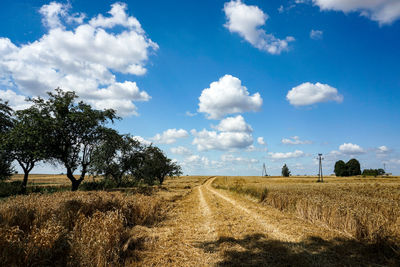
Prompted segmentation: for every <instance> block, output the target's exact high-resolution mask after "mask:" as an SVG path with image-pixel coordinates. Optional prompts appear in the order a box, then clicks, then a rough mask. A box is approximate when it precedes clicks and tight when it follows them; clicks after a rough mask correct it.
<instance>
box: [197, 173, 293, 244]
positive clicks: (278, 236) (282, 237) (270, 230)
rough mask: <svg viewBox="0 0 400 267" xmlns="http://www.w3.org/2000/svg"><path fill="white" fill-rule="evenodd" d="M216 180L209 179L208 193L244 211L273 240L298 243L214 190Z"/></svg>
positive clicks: (254, 213) (274, 226)
mask: <svg viewBox="0 0 400 267" xmlns="http://www.w3.org/2000/svg"><path fill="white" fill-rule="evenodd" d="M214 180H215V177H213V178H211V179H209V180H208V181H207V182H206V183H205V184H204V187H205V188H206V190H207V191H209V192H210V193H212V194H213V195H214V196H216V197H218V198H219V199H223V200H224V201H225V202H228V203H230V204H231V206H233V208H234V209H236V210H239V211H242V212H244V213H246V214H247V215H249V216H250V217H251V218H252V219H253V220H254V221H255V222H256V223H257V224H258V225H260V226H262V228H263V229H264V230H265V232H266V233H267V234H268V236H270V237H271V238H274V239H278V240H282V241H289V242H291V241H296V239H297V238H295V237H293V236H291V235H287V234H285V233H283V232H281V231H279V230H278V229H277V227H276V225H273V224H269V223H267V220H266V219H265V218H263V216H261V215H259V214H257V213H256V212H254V211H251V210H249V209H247V208H245V207H244V206H242V205H240V204H239V203H238V202H237V201H235V200H234V199H232V198H230V197H228V196H226V195H223V194H221V193H220V192H217V191H216V190H215V189H213V188H212V186H211V183H212V182H213V181H214Z"/></svg>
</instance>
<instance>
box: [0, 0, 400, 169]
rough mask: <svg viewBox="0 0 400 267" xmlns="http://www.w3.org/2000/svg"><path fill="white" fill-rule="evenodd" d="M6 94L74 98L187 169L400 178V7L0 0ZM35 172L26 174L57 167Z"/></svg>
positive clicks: (0, 83)
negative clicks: (337, 167) (351, 171)
mask: <svg viewBox="0 0 400 267" xmlns="http://www.w3.org/2000/svg"><path fill="white" fill-rule="evenodd" d="M0 17H1V24H0V98H2V99H4V100H9V101H10V104H11V105H12V106H13V107H14V108H15V109H19V108H24V107H26V105H27V103H26V102H25V101H24V99H25V97H26V96H38V95H41V96H45V93H46V92H47V91H50V90H52V89H54V88H56V87H58V86H59V87H61V88H63V89H69V90H75V91H77V93H78V95H79V96H81V98H82V99H83V100H85V101H87V102H89V103H91V104H92V105H93V106H95V107H96V108H114V109H116V110H117V111H118V112H119V114H120V115H122V116H123V120H122V121H120V122H117V123H116V124H115V126H114V127H115V128H117V129H118V130H119V131H120V132H122V133H131V134H132V135H133V136H137V138H138V139H140V140H144V142H153V143H154V144H156V145H158V146H159V147H161V148H162V149H163V150H164V151H165V152H166V153H167V155H168V156H169V157H170V158H173V159H176V160H177V161H178V162H179V163H180V164H181V165H182V166H183V170H184V173H185V174H204V175H207V174H210V175H212V174H221V175H260V174H261V171H262V164H263V163H265V164H266V165H267V172H268V173H269V174H272V175H277V174H279V173H280V170H281V167H282V165H283V164H284V163H286V164H287V165H288V166H289V169H290V170H291V171H292V174H315V173H316V172H317V171H318V166H317V165H316V160H315V159H316V156H317V154H318V153H323V154H324V157H325V160H324V162H323V165H324V172H325V173H326V174H330V173H332V171H333V165H334V162H335V161H336V160H338V159H343V160H345V161H347V160H348V159H350V158H352V157H355V158H357V159H359V161H360V162H361V166H362V168H381V167H383V164H384V163H385V164H386V169H387V171H388V172H392V173H394V174H400V142H399V139H398V136H399V135H398V133H399V130H400V126H399V123H398V122H399V117H400V108H399V107H398V100H399V99H400V90H399V89H400V68H399V59H400V49H399V47H400V2H399V1H396V0H382V1H381V0H379V1H378V0H371V1H368V2H367V3H366V2H365V1H359V0H348V1H343V0H329V1H328V0H296V1H278V0H276V1H250V0H248V1H244V0H243V1H219V0H218V1H217V0H209V1H125V2H124V1H123V2H111V1H69V2H65V1H60V2H49V1H11V0H3V1H1V3H0ZM61 171H63V170H62V168H58V167H57V168H55V167H53V166H49V165H46V164H42V165H41V166H39V167H38V168H36V169H35V170H34V172H39V173H40V172H61Z"/></svg>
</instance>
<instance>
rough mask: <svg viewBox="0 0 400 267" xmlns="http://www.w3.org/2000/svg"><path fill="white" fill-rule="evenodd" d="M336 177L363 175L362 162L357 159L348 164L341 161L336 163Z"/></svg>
mask: <svg viewBox="0 0 400 267" xmlns="http://www.w3.org/2000/svg"><path fill="white" fill-rule="evenodd" d="M334 172H335V175H336V176H342V177H343V176H355V175H360V174H361V166H360V162H359V161H358V160H356V159H351V160H349V161H348V162H347V163H344V161H343V160H339V161H337V162H336V163H335V169H334Z"/></svg>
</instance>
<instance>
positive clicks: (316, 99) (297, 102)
mask: <svg viewBox="0 0 400 267" xmlns="http://www.w3.org/2000/svg"><path fill="white" fill-rule="evenodd" d="M286 99H287V100H288V101H289V102H290V104H291V105H293V106H306V105H312V104H316V103H320V102H328V101H336V102H338V103H341V102H342V101H343V96H342V95H340V94H339V93H338V90H337V89H336V88H334V87H332V86H329V85H327V84H321V83H318V82H317V83H316V84H313V83H309V82H306V83H303V84H300V85H299V86H296V87H293V88H292V90H290V91H289V92H288V93H287V95H286Z"/></svg>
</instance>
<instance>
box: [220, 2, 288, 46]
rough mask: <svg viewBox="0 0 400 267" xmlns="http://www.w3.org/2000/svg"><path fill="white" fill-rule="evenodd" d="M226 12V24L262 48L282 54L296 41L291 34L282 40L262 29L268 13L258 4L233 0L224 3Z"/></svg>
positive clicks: (228, 27)
mask: <svg viewBox="0 0 400 267" xmlns="http://www.w3.org/2000/svg"><path fill="white" fill-rule="evenodd" d="M224 12H225V16H226V19H227V22H226V23H225V25H224V26H225V27H226V28H227V29H228V30H229V31H230V32H234V33H238V34H239V35H240V36H241V37H243V38H244V39H245V40H246V41H248V42H249V43H251V44H252V45H253V46H254V47H256V48H258V49H260V50H264V51H267V52H268V53H270V54H280V53H281V52H282V51H286V50H288V49H289V44H288V43H289V42H292V41H294V38H293V37H291V36H288V37H286V38H285V39H284V40H281V39H278V38H276V37H275V36H274V35H272V34H267V33H266V32H265V30H263V29H261V28H260V27H261V26H264V25H265V21H266V20H267V19H268V15H267V14H265V13H264V12H263V11H262V10H261V9H260V8H258V7H257V6H248V5H246V4H244V3H242V2H241V1H240V0H236V1H235V0H232V1H230V2H227V3H225V4H224Z"/></svg>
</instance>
